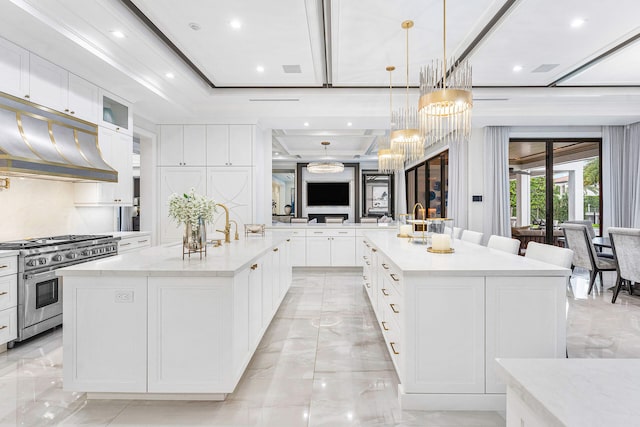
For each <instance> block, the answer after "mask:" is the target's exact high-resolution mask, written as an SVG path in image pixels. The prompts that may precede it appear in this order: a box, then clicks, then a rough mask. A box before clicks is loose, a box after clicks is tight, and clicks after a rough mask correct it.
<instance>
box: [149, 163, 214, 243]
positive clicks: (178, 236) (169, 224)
mask: <svg viewBox="0 0 640 427" xmlns="http://www.w3.org/2000/svg"><path fill="white" fill-rule="evenodd" d="M206 176H207V172H206V169H205V168H196V167H194V168H181V167H173V168H171V167H164V168H160V203H161V204H160V206H161V212H160V241H161V242H162V243H170V242H178V241H181V240H182V233H183V232H184V226H182V225H178V224H176V223H175V222H174V221H173V220H171V219H170V218H169V196H171V195H172V194H173V193H176V194H184V193H186V192H188V191H189V190H190V189H191V188H194V189H195V191H196V193H198V194H205V193H206ZM211 234H212V233H211V231H210V232H209V235H211Z"/></svg>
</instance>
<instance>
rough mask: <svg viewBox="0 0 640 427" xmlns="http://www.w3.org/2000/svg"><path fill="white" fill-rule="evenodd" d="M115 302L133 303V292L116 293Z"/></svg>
mask: <svg viewBox="0 0 640 427" xmlns="http://www.w3.org/2000/svg"><path fill="white" fill-rule="evenodd" d="M115 301H116V302H118V303H130V302H133V291H116V294H115Z"/></svg>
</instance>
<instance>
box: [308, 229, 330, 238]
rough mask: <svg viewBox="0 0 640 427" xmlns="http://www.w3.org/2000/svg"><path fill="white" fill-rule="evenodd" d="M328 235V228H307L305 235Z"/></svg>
mask: <svg viewBox="0 0 640 427" xmlns="http://www.w3.org/2000/svg"><path fill="white" fill-rule="evenodd" d="M322 236H330V234H329V230H307V237H322Z"/></svg>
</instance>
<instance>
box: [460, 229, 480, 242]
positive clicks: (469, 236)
mask: <svg viewBox="0 0 640 427" xmlns="http://www.w3.org/2000/svg"><path fill="white" fill-rule="evenodd" d="M483 237H484V234H483V233H479V232H477V231H471V230H464V231H463V232H462V236H460V240H462V241H465V242H469V243H475V244H476V245H480V244H482V238H483Z"/></svg>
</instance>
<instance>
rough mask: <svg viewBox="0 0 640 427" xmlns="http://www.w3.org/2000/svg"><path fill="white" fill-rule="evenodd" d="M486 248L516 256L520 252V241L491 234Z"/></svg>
mask: <svg viewBox="0 0 640 427" xmlns="http://www.w3.org/2000/svg"><path fill="white" fill-rule="evenodd" d="M487 247H488V248H491V249H497V250H499V251H503V252H509V253H510V254H514V255H518V253H519V252H520V240H518V239H511V238H509V237H504V236H498V235H495V234H493V235H491V237H489V241H488V242H487Z"/></svg>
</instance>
